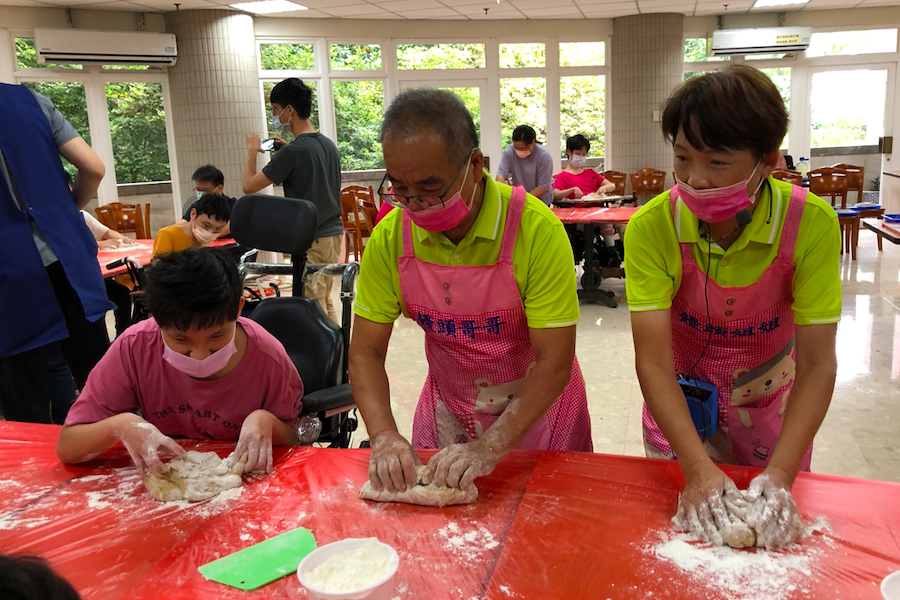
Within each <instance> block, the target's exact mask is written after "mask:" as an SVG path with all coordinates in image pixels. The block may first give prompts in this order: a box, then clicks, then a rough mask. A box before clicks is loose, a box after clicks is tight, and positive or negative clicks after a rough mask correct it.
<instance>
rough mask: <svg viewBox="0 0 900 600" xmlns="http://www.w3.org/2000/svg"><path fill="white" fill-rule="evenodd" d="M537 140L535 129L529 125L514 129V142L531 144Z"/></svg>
mask: <svg viewBox="0 0 900 600" xmlns="http://www.w3.org/2000/svg"><path fill="white" fill-rule="evenodd" d="M535 139H537V134H536V133H535V132H534V128H533V127H531V126H529V125H519V126H518V127H516V128H515V129H513V134H512V141H514V142H523V143H525V144H530V143H531V142H533V141H534V140H535Z"/></svg>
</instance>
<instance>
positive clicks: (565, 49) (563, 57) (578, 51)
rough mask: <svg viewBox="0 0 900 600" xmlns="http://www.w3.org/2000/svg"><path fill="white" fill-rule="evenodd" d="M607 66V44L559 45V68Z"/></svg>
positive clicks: (577, 43) (573, 43) (579, 43)
mask: <svg viewBox="0 0 900 600" xmlns="http://www.w3.org/2000/svg"><path fill="white" fill-rule="evenodd" d="M605 64H606V44H605V43H604V42H561V43H560V44H559V66H561V67H591V66H602V65H605Z"/></svg>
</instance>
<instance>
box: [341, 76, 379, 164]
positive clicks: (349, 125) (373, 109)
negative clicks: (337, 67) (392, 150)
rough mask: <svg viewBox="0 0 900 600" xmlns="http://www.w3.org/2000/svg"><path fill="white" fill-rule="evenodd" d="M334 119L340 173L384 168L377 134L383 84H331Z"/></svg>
mask: <svg viewBox="0 0 900 600" xmlns="http://www.w3.org/2000/svg"><path fill="white" fill-rule="evenodd" d="M332 86H333V88H334V120H335V125H336V126H337V147H338V151H339V152H340V154H341V170H343V171H362V170H366V169H382V168H384V160H383V159H382V157H381V144H380V143H379V142H378V134H379V132H380V129H381V119H382V116H383V115H384V83H383V82H381V81H335V82H333V83H332Z"/></svg>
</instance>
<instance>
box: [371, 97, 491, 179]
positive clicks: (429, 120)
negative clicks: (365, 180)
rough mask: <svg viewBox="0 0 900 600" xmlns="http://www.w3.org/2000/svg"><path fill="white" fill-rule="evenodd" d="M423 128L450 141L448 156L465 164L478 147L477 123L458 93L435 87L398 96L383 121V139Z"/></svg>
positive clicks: (411, 134) (412, 132)
mask: <svg viewBox="0 0 900 600" xmlns="http://www.w3.org/2000/svg"><path fill="white" fill-rule="evenodd" d="M423 129H431V130H433V131H435V132H436V133H437V134H438V135H440V136H441V137H442V138H443V139H444V141H445V142H446V143H447V156H448V158H449V159H450V160H451V161H453V162H454V163H456V164H462V163H463V161H465V160H466V157H468V156H469V155H470V154H471V153H472V150H474V149H475V148H477V147H478V134H477V133H476V131H475V122H474V121H473V120H472V115H471V114H469V110H468V109H467V108H466V105H465V104H463V102H462V100H460V99H459V97H458V96H456V95H455V94H452V93H450V92H446V91H444V90H437V89H434V88H417V89H411V90H406V91H405V92H402V93H401V94H400V95H399V96H397V97H396V98H395V99H394V101H393V102H391V105H390V106H389V107H388V109H387V111H386V112H385V113H384V121H383V122H382V124H381V135H380V136H379V138H378V141H379V142H384V139H385V138H386V137H391V136H403V137H412V136H415V135H417V134H419V133H421V131H422V130H423Z"/></svg>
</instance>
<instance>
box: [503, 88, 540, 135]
mask: <svg viewBox="0 0 900 600" xmlns="http://www.w3.org/2000/svg"><path fill="white" fill-rule="evenodd" d="M519 125H530V126H531V127H533V128H534V130H535V132H537V137H538V140H539V141H541V142H545V143H546V141H547V81H546V80H545V79H544V78H543V77H521V78H516V79H501V80H500V130H501V133H502V137H503V143H504V144H509V143H511V142H512V132H513V129H515V128H516V127H518V126H519Z"/></svg>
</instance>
